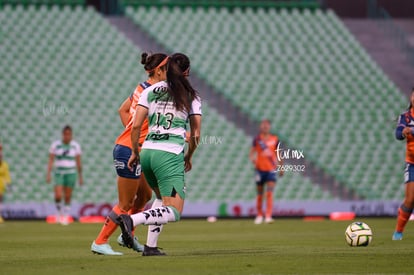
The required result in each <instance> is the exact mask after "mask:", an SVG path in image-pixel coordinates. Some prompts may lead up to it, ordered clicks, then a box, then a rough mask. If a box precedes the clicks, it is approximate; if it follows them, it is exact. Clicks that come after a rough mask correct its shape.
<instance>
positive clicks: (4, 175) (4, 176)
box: [0, 142, 11, 223]
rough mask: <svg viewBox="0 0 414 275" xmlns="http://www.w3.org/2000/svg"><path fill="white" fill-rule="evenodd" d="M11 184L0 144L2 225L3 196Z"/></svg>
mask: <svg viewBox="0 0 414 275" xmlns="http://www.w3.org/2000/svg"><path fill="white" fill-rule="evenodd" d="M10 184H11V178H10V172H9V165H8V164H7V162H6V161H5V160H4V159H3V146H2V144H1V142H0V223H2V222H3V217H2V216H1V211H2V205H3V195H4V192H5V191H6V189H7V187H8V186H9V185H10Z"/></svg>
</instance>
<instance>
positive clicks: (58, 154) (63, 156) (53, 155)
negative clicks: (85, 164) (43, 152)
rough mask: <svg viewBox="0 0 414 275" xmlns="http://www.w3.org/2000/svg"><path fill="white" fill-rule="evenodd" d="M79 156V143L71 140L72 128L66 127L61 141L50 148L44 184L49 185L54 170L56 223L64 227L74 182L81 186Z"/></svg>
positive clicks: (80, 151)
mask: <svg viewBox="0 0 414 275" xmlns="http://www.w3.org/2000/svg"><path fill="white" fill-rule="evenodd" d="M81 155H82V150H81V147H80V145H79V143H77V142H76V141H74V140H73V139H72V127H70V126H69V125H66V126H65V127H64V128H63V130H62V139H60V140H56V141H55V142H53V143H52V145H51V146H50V149H49V163H48V166H47V175H46V182H47V183H50V182H51V173H52V170H54V182H55V203H56V209H57V211H58V221H59V222H60V223H61V224H64V225H67V224H68V217H69V212H70V201H71V197H72V190H73V188H74V187H75V184H76V181H77V180H78V181H79V185H82V184H83V178H82V162H81ZM53 168H54V169H53ZM62 196H64V207H62Z"/></svg>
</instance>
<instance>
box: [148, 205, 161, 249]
mask: <svg viewBox="0 0 414 275" xmlns="http://www.w3.org/2000/svg"><path fill="white" fill-rule="evenodd" d="M160 206H162V200H158V199H155V200H154V202H153V203H152V206H151V208H157V207H160ZM162 227H163V225H162V224H161V225H150V226H148V234H147V246H149V247H157V243H158V237H159V236H160V233H161V231H162Z"/></svg>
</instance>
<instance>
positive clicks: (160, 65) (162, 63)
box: [147, 56, 169, 73]
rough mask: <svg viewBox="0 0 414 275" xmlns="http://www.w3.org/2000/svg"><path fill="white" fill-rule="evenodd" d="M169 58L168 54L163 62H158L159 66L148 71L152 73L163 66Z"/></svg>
mask: <svg viewBox="0 0 414 275" xmlns="http://www.w3.org/2000/svg"><path fill="white" fill-rule="evenodd" d="M168 59H169V56H167V57H166V58H164V60H163V61H161V63H160V64H158V66H157V67H155V68H154V69H152V70H147V73H152V72H153V71H155V70H156V69H158V68H161V67H162V66H164V65H165V64H167V62H168Z"/></svg>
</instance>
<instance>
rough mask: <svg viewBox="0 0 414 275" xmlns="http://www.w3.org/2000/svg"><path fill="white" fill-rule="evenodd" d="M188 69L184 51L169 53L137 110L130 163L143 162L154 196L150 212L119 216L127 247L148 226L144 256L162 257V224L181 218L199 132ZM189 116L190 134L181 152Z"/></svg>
mask: <svg viewBox="0 0 414 275" xmlns="http://www.w3.org/2000/svg"><path fill="white" fill-rule="evenodd" d="M189 68H190V61H189V59H188V57H187V56H186V55H184V54H180V53H177V54H174V55H172V56H171V57H169V60H168V63H167V81H162V82H160V83H157V84H155V85H153V86H151V87H150V88H149V89H146V90H145V91H144V93H143V94H142V96H141V98H140V100H139V102H138V107H137V111H136V113H135V118H134V125H133V128H132V132H131V139H132V141H133V144H132V146H133V150H132V155H131V158H130V159H129V161H128V167H129V168H130V169H131V170H135V169H136V168H137V167H140V166H141V165H142V170H143V172H144V174H145V177H146V179H147V181H148V183H149V184H150V186H151V187H152V189H153V190H154V192H155V194H156V196H157V200H155V201H154V203H153V205H152V207H151V209H150V210H146V211H143V212H141V213H138V214H135V215H132V216H128V215H120V216H119V222H120V226H121V229H122V237H123V239H124V242H125V243H126V244H127V245H129V246H132V245H133V235H132V234H131V231H132V229H133V227H134V226H137V225H138V224H144V225H150V227H149V229H148V230H149V231H148V240H147V245H145V249H144V252H143V253H142V255H143V256H162V255H165V253H163V252H161V251H159V249H158V247H157V246H156V243H157V240H158V237H159V234H160V232H161V229H162V228H161V225H163V224H166V223H168V222H175V221H179V220H180V216H181V213H182V210H183V207H184V199H185V183H184V173H185V172H188V171H190V170H191V167H192V156H193V153H194V151H195V150H196V148H197V144H198V142H199V139H200V130H201V102H200V98H199V97H198V95H197V92H196V91H195V90H194V89H193V87H192V86H191V84H190V83H189V82H188V80H187V76H188V72H189ZM147 117H148V119H149V123H150V125H149V133H148V135H147V138H146V139H145V141H144V144H143V145H142V150H141V152H139V151H138V148H139V144H138V143H137V142H136V140H137V138H138V137H139V136H140V129H141V127H142V123H143V122H144V120H145V119H146V118H147ZM188 120H189V122H190V133H191V134H190V140H189V145H188V150H187V152H186V153H185V154H184V145H185V136H186V124H187V121H188ZM151 233H152V234H151Z"/></svg>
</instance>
